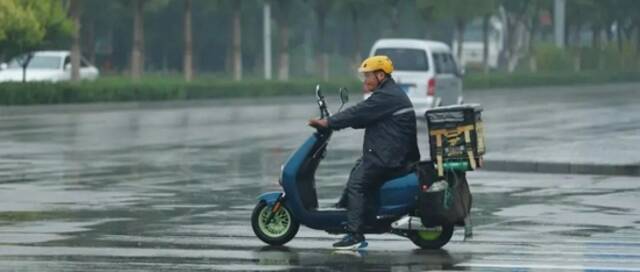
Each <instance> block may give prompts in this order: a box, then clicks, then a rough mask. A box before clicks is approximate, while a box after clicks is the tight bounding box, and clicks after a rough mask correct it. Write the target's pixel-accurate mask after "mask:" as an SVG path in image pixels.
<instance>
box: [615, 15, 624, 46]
mask: <svg viewBox="0 0 640 272" xmlns="http://www.w3.org/2000/svg"><path fill="white" fill-rule="evenodd" d="M616 24H617V27H616V40H617V42H618V52H622V42H623V40H622V38H623V37H622V24H621V22H620V20H618V21H617V23H616Z"/></svg>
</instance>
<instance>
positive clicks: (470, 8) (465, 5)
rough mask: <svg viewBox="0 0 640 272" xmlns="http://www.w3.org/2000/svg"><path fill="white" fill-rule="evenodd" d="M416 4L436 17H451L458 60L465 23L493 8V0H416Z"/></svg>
mask: <svg viewBox="0 0 640 272" xmlns="http://www.w3.org/2000/svg"><path fill="white" fill-rule="evenodd" d="M417 6H418V8H419V9H421V10H423V11H424V12H427V13H428V14H432V15H433V16H435V17H436V18H441V19H444V18H453V21H454V24H455V28H456V44H457V52H456V56H457V57H458V60H460V61H462V49H463V44H464V31H465V27H466V26H467V23H468V22H469V21H471V20H472V19H474V18H476V17H478V16H483V15H485V14H487V13H490V12H493V11H494V10H495V3H493V1H473V0H418V1H417Z"/></svg>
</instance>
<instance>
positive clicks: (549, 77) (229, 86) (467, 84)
mask: <svg viewBox="0 0 640 272" xmlns="http://www.w3.org/2000/svg"><path fill="white" fill-rule="evenodd" d="M627 81H635V82H638V81H640V74H639V73H637V72H633V71H631V72H607V73H605V72H600V71H591V72H582V73H572V72H544V73H543V72H541V73H536V74H531V73H521V74H502V73H501V74H490V75H484V74H470V75H467V76H466V77H465V78H464V88H465V90H467V91H470V90H474V89H488V88H507V87H508V88H519V87H527V86H549V85H572V84H594V83H609V82H627ZM317 83H320V85H321V86H322V87H323V89H324V90H325V91H326V93H327V94H330V93H332V92H337V90H338V89H339V88H340V87H347V88H348V89H349V90H350V91H351V95H352V97H358V96H359V95H360V92H359V90H360V89H361V86H360V84H361V83H360V82H358V81H354V80H351V79H343V80H334V81H331V82H321V81H318V80H315V79H297V80H291V81H288V82H283V81H265V80H256V79H251V80H245V81H242V82H237V81H232V80H221V79H218V78H207V77H204V78H200V79H198V80H196V81H194V82H192V83H185V82H184V81H183V80H182V79H181V77H179V76H177V75H176V76H170V77H167V76H147V77H145V78H143V79H142V80H140V81H138V82H132V81H130V80H128V79H123V78H122V77H107V78H102V79H100V80H98V81H95V82H82V83H80V84H71V83H67V82H64V83H37V82H31V83H1V84H0V105H28V104H64V103H92V102H122V101H166V100H195V99H216V98H230V97H252V98H257V99H259V98H260V97H271V96H292V95H307V96H311V95H313V89H314V87H315V85H316V84H317ZM356 99H357V98H356Z"/></svg>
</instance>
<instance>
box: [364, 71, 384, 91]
mask: <svg viewBox="0 0 640 272" xmlns="http://www.w3.org/2000/svg"><path fill="white" fill-rule="evenodd" d="M379 74H381V73H380V72H365V73H364V74H363V77H364V81H363V84H362V89H363V90H364V92H365V93H370V92H373V90H375V89H376V87H378V84H380V75H379Z"/></svg>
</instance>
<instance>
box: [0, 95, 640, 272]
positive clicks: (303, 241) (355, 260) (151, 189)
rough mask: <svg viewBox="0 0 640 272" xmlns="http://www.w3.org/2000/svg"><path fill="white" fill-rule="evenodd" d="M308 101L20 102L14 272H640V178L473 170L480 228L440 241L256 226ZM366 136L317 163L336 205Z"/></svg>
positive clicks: (7, 231)
mask: <svg viewBox="0 0 640 272" xmlns="http://www.w3.org/2000/svg"><path fill="white" fill-rule="evenodd" d="M314 106H315V105H314V104H313V101H312V100H309V99H307V98H294V99H287V100H286V101H280V100H276V99H274V100H268V101H266V102H265V101H263V102H262V103H260V104H258V103H254V102H251V101H245V100H232V101H218V102H213V101H212V102H189V103H167V104H164V103H150V104H141V105H138V104H116V105H91V106H66V107H55V106H46V107H26V108H14V109H5V110H4V111H3V116H1V117H0V149H1V150H2V152H1V153H0V154H1V155H0V169H1V170H2V171H0V267H2V269H1V270H8V271H101V270H116V271H175V270H191V271H198V270H208V271H210V270H225V271H228V270H297V271H307V270H310V269H311V270H318V271H348V270H370V271H424V270H480V271H485V270H490V271H496V270H504V271H513V270H517V271H524V270H534V271H537V270H590V271H592V270H601V271H640V231H639V230H638V229H637V225H638V224H639V223H640V206H639V205H638V199H640V189H639V188H640V186H639V183H638V180H637V178H633V177H607V176H569V175H544V174H535V175H534V174H514V173H501V172H482V171H480V172H474V173H470V174H469V181H470V185H471V186H472V188H471V189H472V192H473V193H474V209H473V220H474V223H475V229H474V234H475V236H474V237H473V238H472V239H470V240H467V241H463V236H462V233H461V230H457V231H456V233H455V234H454V237H453V239H452V242H451V243H450V244H448V245H447V246H446V247H445V248H444V249H443V250H440V251H423V250H418V249H417V248H416V247H415V246H414V245H413V244H412V243H411V242H410V241H408V240H406V239H404V238H401V237H396V236H393V235H378V236H376V235H371V236H369V237H368V239H369V240H370V247H369V250H367V251H366V252H364V253H362V254H360V255H358V254H343V253H336V252H333V251H332V250H331V248H330V246H331V243H332V242H333V241H334V240H335V239H336V238H337V237H336V236H331V235H328V234H326V233H323V232H320V231H314V230H309V229H307V228H304V227H303V228H301V230H300V232H299V233H298V236H297V237H296V238H295V239H294V240H293V241H292V242H290V243H289V244H287V247H281V248H273V247H266V246H265V245H264V244H263V243H262V242H260V241H259V240H258V239H257V238H255V237H254V236H253V233H252V231H251V227H250V223H249V215H250V213H251V210H252V208H253V205H254V204H255V197H256V196H257V195H258V194H260V193H261V192H265V191H270V190H278V187H277V182H276V181H277V175H278V171H279V167H280V164H281V163H282V162H283V161H284V160H285V159H286V157H287V156H288V155H289V153H290V152H291V151H292V150H293V149H294V148H296V147H297V145H298V144H300V143H301V142H302V141H303V140H304V139H305V138H306V137H308V136H309V134H310V133H311V132H312V131H311V129H309V128H307V127H306V126H305V120H306V119H307V118H308V117H310V116H312V115H313V114H314V113H315V111H314V110H315V108H313V107H314ZM360 138H361V134H360V132H357V131H350V130H347V131H344V132H340V133H338V134H336V135H334V138H333V140H332V143H331V147H330V151H329V154H328V157H327V159H326V160H325V161H324V163H323V165H322V166H321V168H320V170H319V172H318V176H319V177H318V181H317V185H318V187H319V188H318V190H319V197H320V199H321V202H324V203H331V202H333V201H335V200H336V198H337V197H338V193H339V192H340V190H341V189H342V187H343V186H344V183H345V181H346V177H347V173H348V171H349V169H350V167H351V164H352V163H353V161H354V160H355V158H356V157H357V155H358V152H359V150H358V149H359V144H360Z"/></svg>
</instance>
